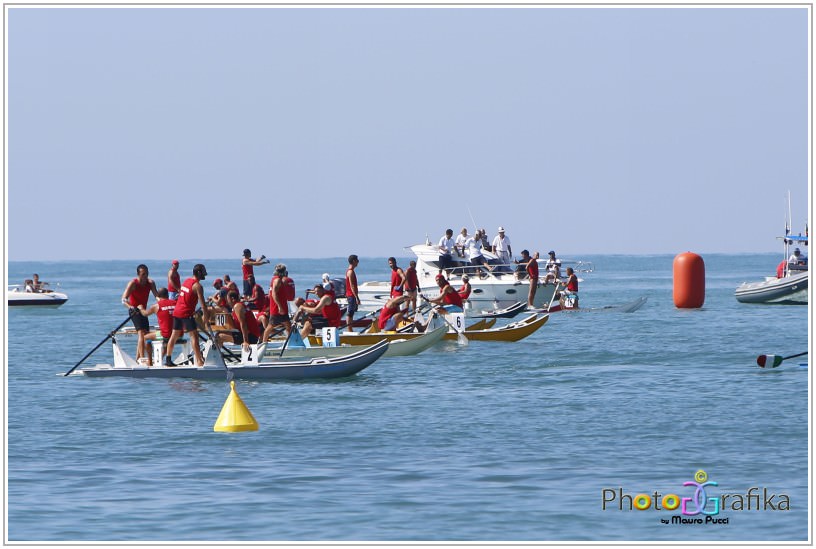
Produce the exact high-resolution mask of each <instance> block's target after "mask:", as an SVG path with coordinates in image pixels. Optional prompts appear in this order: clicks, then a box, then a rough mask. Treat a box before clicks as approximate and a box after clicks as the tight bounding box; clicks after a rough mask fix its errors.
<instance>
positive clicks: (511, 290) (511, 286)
mask: <svg viewBox="0 0 816 549" xmlns="http://www.w3.org/2000/svg"><path fill="white" fill-rule="evenodd" d="M411 251H412V252H414V254H416V256H417V259H416V262H417V267H416V269H417V279H418V280H419V288H420V291H421V292H422V293H423V294H425V295H426V296H429V297H435V296H437V295H439V286H438V285H437V284H436V275H437V274H439V268H438V266H437V265H436V261H437V260H438V258H439V254H438V252H437V250H436V248H435V247H433V246H426V245H416V246H411ZM403 267H404V266H403ZM461 270H462V269H461V268H457V269H455V272H454V274H453V276H451V277H450V278H449V279H448V280H449V282H450V283H451V285H452V286H453V287H454V288H459V287H460V286H461V285H462V273H460V272H459V271H461ZM446 276H447V275H446ZM469 278H470V285H471V287H472V292H471V294H470V297H469V298H468V300H467V302H466V303H465V309H466V310H467V309H471V310H474V311H485V310H494V309H502V308H504V307H509V306H510V305H513V304H514V303H516V302H518V301H523V302H524V303H526V302H527V293H528V292H529V289H530V282H529V280H518V279H517V278H516V275H515V274H514V273H501V274H492V273H491V274H487V275H486V276H485V278H480V277H479V276H478V275H476V274H473V273H470V274H469ZM357 290H358V294H359V296H360V309H361V310H363V311H376V310H377V309H381V308H382V306H383V305H384V304H385V302H386V301H388V299H389V298H390V292H391V284H390V282H382V281H377V282H363V283H362V284H360V285H359V286H358V287H357ZM555 290H556V288H555V285H554V284H552V283H550V284H547V285H543V284H542V285H539V287H538V289H537V290H536V296H535V301H534V303H535V307H536V308H546V307H547V306H548V305H549V303H550V300H551V299H552V296H553V292H555Z"/></svg>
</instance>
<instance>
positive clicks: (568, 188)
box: [5, 5, 812, 261]
mask: <svg viewBox="0 0 816 549" xmlns="http://www.w3.org/2000/svg"><path fill="white" fill-rule="evenodd" d="M809 18H810V12H809V10H808V8H807V7H806V6H798V7H772V8H769V7H748V6H734V7H712V6H705V5H694V6H685V7H682V6H681V7H669V6H659V5H655V6H642V7H632V6H614V5H612V6H604V7H599V6H593V7H577V6H564V5H559V6H541V5H537V6H526V7H497V6H492V7H479V6H476V5H470V6H465V7H442V6H419V5H415V6H403V7H396V6H379V7H377V6H375V7H348V6H337V7H327V6H322V7H304V6H300V7H291V6H287V7H283V6H272V5H264V6H255V7H250V8H246V7H244V8H236V7H230V8H225V7H220V8H207V7H203V6H192V7H168V6H136V7H122V6H117V7H87V6H83V7H53V6H51V7H42V6H25V5H23V6H6V23H7V34H6V40H7V43H6V59H7V62H6V86H7V88H6V99H7V104H6V109H7V110H6V118H5V121H6V132H7V133H6V136H7V140H6V177H5V190H6V228H5V230H6V258H7V261H17V260H68V259H134V260H148V259H161V258H179V259H185V258H231V257H240V256H241V252H242V250H243V249H244V248H250V249H252V250H253V252H254V255H256V256H257V255H260V254H261V253H263V254H265V255H266V256H267V257H269V258H272V259H273V261H274V258H276V257H277V258H305V257H346V256H347V255H348V254H350V253H356V254H358V255H360V256H363V257H378V256H389V255H395V256H400V255H402V256H406V255H409V254H407V253H405V250H404V247H406V246H410V245H412V244H416V243H420V242H424V241H425V238H426V235H427V237H429V238H430V239H431V240H432V241H438V240H439V238H440V237H441V236H442V234H443V233H444V231H445V229H447V228H452V229H453V230H454V232H458V231H459V230H460V229H461V228H462V227H468V229H469V231H470V232H473V229H474V226H478V227H480V228H486V229H487V232H488V234H489V236H490V237H491V238H492V237H493V236H494V235H495V234H496V232H497V228H498V226H499V225H502V226H503V227H504V228H505V229H506V231H507V236H509V237H510V239H511V241H512V243H513V250H514V251H516V252H518V251H520V250H521V249H522V248H528V249H530V250H531V251H535V250H538V251H540V252H541V253H542V255H544V254H546V251H548V250H550V249H555V250H558V254H559V255H560V256H562V257H575V258H578V259H580V257H581V255H582V254H583V255H592V254H666V253H667V254H674V253H680V252H684V251H693V252H697V253H701V254H704V253H715V252H728V253H741V254H750V253H759V252H780V253H781V246H780V243H779V241H778V240H777V239H776V237H778V236H781V235H782V234H783V232H784V228H785V218H786V215H787V213H788V198H787V197H788V192H789V191H790V197H791V215H792V220H793V232H794V233H798V232H804V230H805V224H806V223H807V220H808V211H809V210H808V205H809V201H810V200H811V194H812V193H811V190H812V189H811V182H810V180H809V171H808V168H809V165H810V157H809V153H810V150H811V149H810V147H811V143H810V142H809V136H810V131H811V130H810V127H809V124H808V122H809V116H810V115H809V111H808V106H809V102H810V100H811V95H810V93H811V91H810V90H809V88H808V83H809V68H810V65H809V59H808V54H809V53H810V51H811V45H810V41H809V35H808V21H809Z"/></svg>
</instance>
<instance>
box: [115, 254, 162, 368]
mask: <svg viewBox="0 0 816 549" xmlns="http://www.w3.org/2000/svg"><path fill="white" fill-rule="evenodd" d="M149 274H150V272H149V271H148V269H147V265H145V264H144V263H142V264H140V265H138V266H137V267H136V278H134V279H133V280H131V281H130V282H128V285H127V286H126V287H125V291H124V292H123V293H122V305H124V306H125V307H127V308H128V311H129V312H130V317H131V320H133V327H134V328H136V334H137V336H138V340H137V343H136V361H137V362H138V361H139V360H140V359H144V360H145V361H146V360H147V355H146V354H145V338H146V336H147V332H148V331H149V330H150V321H148V319H147V300H148V298H149V297H150V293H151V292H152V293H153V295H154V296H156V298H157V299H158V297H159V295H158V290H156V283H155V282H153V279H152V278H150V277H149V276H148V275H149Z"/></svg>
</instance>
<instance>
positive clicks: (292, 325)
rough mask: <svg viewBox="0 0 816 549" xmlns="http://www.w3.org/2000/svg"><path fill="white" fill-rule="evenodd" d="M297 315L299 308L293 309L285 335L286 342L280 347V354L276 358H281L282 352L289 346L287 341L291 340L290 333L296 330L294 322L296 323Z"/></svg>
mask: <svg viewBox="0 0 816 549" xmlns="http://www.w3.org/2000/svg"><path fill="white" fill-rule="evenodd" d="M298 313H300V307H298V308H297V309H295V312H294V313H292V321H291V322H290V323H289V326H290V328H289V333H288V334H287V335H286V341H284V342H283V345H281V350H280V353H278V358H280V357H282V356H283V352H284V351H285V350H286V345H288V344H289V339H291V337H292V332H294V331H295V330H297V324H296V323H295V322H296V321H297V317H298Z"/></svg>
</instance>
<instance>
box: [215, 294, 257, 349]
mask: <svg viewBox="0 0 816 549" xmlns="http://www.w3.org/2000/svg"><path fill="white" fill-rule="evenodd" d="M227 304H228V305H229V306H230V308H231V309H232V323H233V325H234V326H235V328H236V329H235V330H234V331H233V332H222V333H220V334H218V337H220V338H222V339H224V340H225V341H232V342H233V343H237V344H240V345H241V347H243V348H244V349H246V350H249V346H250V344H252V345H254V344H255V343H258V341H259V340H260V339H261V326H260V325H259V324H258V320H257V319H256V318H255V315H254V314H252V311H250V310H249V308H247V306H246V305H244V303H243V302H242V301H241V296H240V295H239V294H238V292H237V291H236V290H231V291H230V292H229V293H228V294H227Z"/></svg>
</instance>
